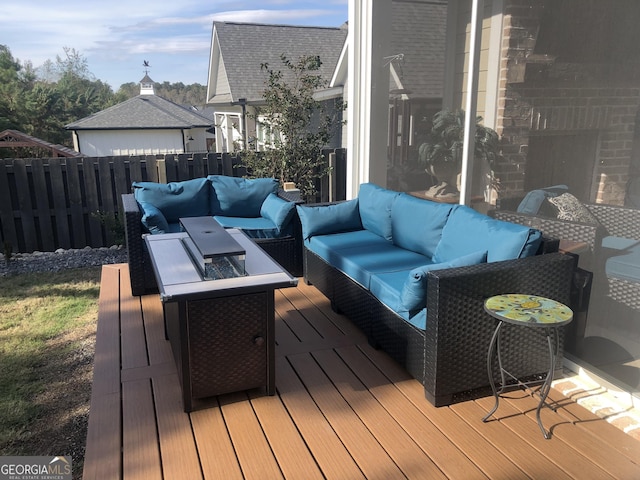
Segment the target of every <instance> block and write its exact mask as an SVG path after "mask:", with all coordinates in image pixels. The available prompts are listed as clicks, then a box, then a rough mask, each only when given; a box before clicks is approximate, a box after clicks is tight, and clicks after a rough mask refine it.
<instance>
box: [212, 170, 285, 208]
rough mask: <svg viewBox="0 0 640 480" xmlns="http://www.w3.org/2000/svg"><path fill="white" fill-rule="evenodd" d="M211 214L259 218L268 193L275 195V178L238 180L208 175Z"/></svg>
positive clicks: (276, 184)
mask: <svg viewBox="0 0 640 480" xmlns="http://www.w3.org/2000/svg"><path fill="white" fill-rule="evenodd" d="M207 179H208V180H209V182H211V186H212V191H211V196H210V198H211V206H210V208H211V214H212V215H222V216H225V217H259V216H260V209H261V208H262V204H263V203H264V201H265V199H266V198H267V196H268V195H269V194H270V193H277V192H278V187H279V183H278V181H277V180H276V179H275V178H239V177H228V176H225V175H209V176H208V177H207Z"/></svg>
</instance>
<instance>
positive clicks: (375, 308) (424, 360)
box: [304, 248, 576, 406]
mask: <svg viewBox="0 0 640 480" xmlns="http://www.w3.org/2000/svg"><path fill="white" fill-rule="evenodd" d="M575 263H576V259H575V257H572V256H569V255H562V254H560V253H550V254H544V255H536V256H534V257H530V258H525V259H519V260H510V261H503V262H495V263H485V264H481V265H475V266H472V267H462V268H454V269H447V270H439V271H433V272H429V277H428V290H427V291H428V293H427V328H426V331H423V330H420V329H418V328H416V327H414V326H413V325H411V324H409V323H408V322H406V321H405V320H403V319H402V318H401V317H400V316H399V315H397V314H396V313H394V312H393V311H392V310H390V309H389V308H388V307H386V306H385V305H383V304H382V303H381V302H379V301H378V300H377V299H376V298H375V297H374V296H373V295H371V294H370V293H369V292H368V291H367V290H365V289H364V288H362V287H360V286H359V285H358V284H356V283H355V282H354V281H353V280H351V279H350V278H349V277H348V276H346V275H345V274H344V273H342V272H341V271H339V270H337V269H335V268H334V267H332V266H331V265H329V264H328V263H327V262H325V261H324V260H323V259H322V258H320V257H319V256H317V255H315V254H314V253H313V252H310V251H309V250H307V249H306V248H305V249H304V271H305V281H307V282H308V283H311V284H313V285H314V286H315V287H316V288H318V289H319V290H320V291H322V293H323V294H324V295H326V296H327V297H328V298H329V299H330V301H331V304H332V306H333V307H334V308H335V309H336V310H338V311H340V312H342V313H345V314H346V315H347V316H349V317H350V318H351V319H352V320H353V321H354V322H355V323H356V324H358V326H359V327H360V328H361V329H362V330H363V331H364V332H365V333H366V334H367V336H368V338H369V341H370V342H371V343H372V344H373V345H375V346H377V347H379V348H381V349H382V350H384V351H385V352H387V353H388V354H389V355H390V356H391V357H392V358H394V359H395V360H396V361H398V362H399V363H400V364H401V365H403V366H404V367H405V368H406V369H407V371H408V372H409V373H410V374H411V375H412V376H413V377H415V378H416V379H418V380H419V381H420V382H421V383H422V384H423V385H424V388H425V394H426V397H427V399H428V400H429V401H430V402H431V403H433V404H434V405H436V406H443V405H449V404H451V403H454V402H457V401H461V400H464V399H468V398H473V397H477V396H479V395H483V394H489V392H490V391H489V390H488V387H489V380H488V378H487V367H486V361H487V360H486V358H487V349H488V347H489V343H490V340H491V335H492V334H493V331H494V330H495V326H496V321H495V320H493V319H492V318H491V317H490V316H489V315H488V314H486V313H485V312H484V307H483V302H484V300H485V299H486V298H488V297H490V296H492V295H496V294H501V293H516V292H522V293H531V294H535V295H541V296H545V297H549V298H552V299H554V300H558V301H560V302H563V303H566V304H568V303H569V299H570V297H569V296H570V288H571V278H572V276H573V273H574V270H575ZM503 336H504V339H505V341H504V345H505V348H503V352H502V358H503V359H505V365H508V366H509V367H508V368H509V370H510V371H511V372H512V373H514V374H516V375H518V376H521V377H530V378H532V377H535V376H538V375H542V374H544V373H545V372H547V371H548V369H549V353H548V347H547V344H546V337H544V336H543V333H541V332H540V331H539V330H535V329H523V328H520V329H517V327H513V328H504V330H503ZM495 375H496V380H497V379H498V378H499V377H498V376H497V375H498V371H497V368H496V370H495Z"/></svg>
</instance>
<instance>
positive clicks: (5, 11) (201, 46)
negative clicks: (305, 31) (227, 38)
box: [0, 0, 347, 87]
mask: <svg viewBox="0 0 640 480" xmlns="http://www.w3.org/2000/svg"><path fill="white" fill-rule="evenodd" d="M5 3H6V5H4V4H3V7H2V15H1V16H0V32H1V33H0V44H4V45H7V46H8V47H9V49H10V50H11V53H12V54H13V56H14V58H16V59H18V60H20V61H21V62H23V63H24V62H26V61H30V62H32V64H33V66H34V67H38V66H40V65H42V64H43V63H44V62H45V61H46V60H53V61H55V59H56V56H64V47H70V48H73V49H75V50H76V51H78V52H79V53H80V54H81V55H84V56H85V57H86V58H87V60H88V64H89V70H90V71H91V72H93V73H95V74H96V76H97V78H99V79H101V80H104V81H107V82H108V83H110V84H111V85H115V86H116V87H117V86H119V85H120V83H124V82H125V81H131V80H123V77H126V78H130V77H131V75H132V74H131V73H129V72H130V71H131V70H134V71H135V72H136V73H135V74H133V76H134V77H135V78H134V81H137V80H138V78H137V75H138V70H139V65H141V64H142V56H145V57H147V59H153V61H154V63H155V64H157V65H158V68H154V70H153V71H152V74H155V75H158V77H159V78H158V79H157V80H158V81H164V78H162V77H161V75H162V76H165V74H164V73H160V65H161V64H162V65H164V68H166V70H167V71H170V72H171V76H172V77H174V76H175V77H178V78H179V77H180V75H181V72H184V70H181V69H182V68H183V67H182V65H183V64H184V62H185V61H187V60H188V61H191V63H189V67H190V68H191V65H192V64H193V63H194V59H201V60H202V62H200V61H198V62H197V63H198V64H202V66H201V67H198V68H202V70H203V72H202V75H198V80H197V81H199V82H200V83H202V82H203V81H204V80H203V79H202V77H205V76H206V74H207V62H208V57H209V49H210V46H211V32H212V27H213V22H214V21H227V22H245V23H273V24H296V25H318V26H335V27H337V26H339V25H340V24H341V23H342V22H344V21H345V20H347V18H346V17H347V12H346V7H345V5H346V0H323V1H307V2H299V1H293V0H233V1H225V0H222V1H217V2H202V0H181V1H180V2H175V1H174V2H157V1H156V0H153V1H152V0H138V1H136V2H131V1H130V0H126V1H125V0H111V1H110V2H91V3H88V2H87V1H86V0H59V1H58V2H51V1H50V0H23V1H22V2H5ZM163 55H164V56H165V57H166V58H160V57H162V56H163ZM181 55H184V56H187V57H189V59H187V60H184V59H180V56H181ZM172 62H173V65H174V66H173V71H171V67H169V65H170V64H172ZM193 68H195V67H193ZM123 70H125V72H124V73H123ZM155 75H154V76H155ZM191 78H193V74H192V76H191ZM155 79H156V78H154V80H155ZM172 81H177V80H172ZM183 81H184V83H191V80H190V79H189V78H186V75H185V76H184V80H183Z"/></svg>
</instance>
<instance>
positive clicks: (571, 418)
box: [83, 264, 640, 480]
mask: <svg viewBox="0 0 640 480" xmlns="http://www.w3.org/2000/svg"><path fill="white" fill-rule="evenodd" d="M275 309H276V341H277V347H276V395H274V396H264V395H263V391H261V390H260V389H257V390H252V391H249V392H239V393H234V394H227V395H222V396H220V397H214V398H212V399H209V400H207V401H203V402H200V403H199V408H200V409H199V410H196V411H193V412H192V413H190V414H186V413H184V411H183V409H182V396H181V391H180V388H181V387H180V383H179V381H178V373H177V370H176V367H175V364H174V360H173V355H172V352H171V348H170V345H169V342H167V341H166V339H165V336H164V320H163V314H162V305H161V303H160V300H159V297H158V295H145V296H142V297H133V296H131V291H130V286H129V282H128V271H127V266H126V264H123V265H109V266H104V267H103V271H102V280H101V290H100V298H99V314H98V325H97V338H96V357H95V364H94V382H93V391H92V397H91V411H90V417H89V431H88V434H87V449H86V455H85V462H84V477H83V478H84V479H85V480H90V479H102V478H113V479H118V478H124V477H126V478H145V479H147V478H149V479H154V478H158V479H161V478H166V479H189V480H191V479H198V478H205V479H219V478H225V479H243V478H244V479H253V478H259V479H266V478H268V479H271V478H291V479H298V478H305V479H307V478H310V479H311V478H327V479H352V478H354V479H355V478H385V479H386V478H430V479H431V478H451V479H458V478H464V479H476V478H478V479H480V478H509V479H511V478H554V479H556V478H575V479H578V478H579V479H583V478H621V479H625V478H640V465H639V463H638V462H639V459H640V442H638V441H637V440H635V439H634V438H633V437H631V436H629V435H625V434H624V433H623V432H622V431H620V430H619V429H617V428H615V427H614V426H612V425H610V424H609V423H607V422H606V421H605V420H603V419H601V418H599V417H597V416H595V415H594V414H592V413H590V412H588V411H587V410H586V409H584V408H583V407H581V406H580V405H578V404H577V403H575V401H574V400H572V399H570V398H567V397H564V396H563V395H562V394H560V393H559V392H557V391H555V390H552V391H551V395H550V396H551V398H552V399H553V400H557V401H558V405H559V408H558V410H557V412H553V411H551V410H549V409H543V422H544V425H545V426H546V427H547V428H550V429H551V431H552V434H553V436H552V438H551V440H544V439H543V438H542V435H541V433H540V431H539V429H538V425H537V423H536V419H535V407H536V402H535V399H534V398H532V397H530V396H528V395H524V394H522V393H520V392H514V393H513V395H511V396H510V398H505V399H502V400H501V403H500V408H499V410H498V411H497V412H496V414H495V415H494V417H493V418H492V421H490V422H487V423H483V422H482V421H481V418H482V416H483V415H484V413H485V412H486V411H487V410H488V409H489V408H490V407H491V405H492V402H493V398H492V397H490V398H484V399H478V400H476V401H468V402H464V403H459V404H456V405H452V406H449V407H441V408H436V407H433V406H432V405H431V404H430V403H428V402H427V400H426V399H425V396H424V389H423V388H422V386H421V385H420V384H419V383H418V382H417V381H415V380H414V379H412V378H411V377H410V376H409V375H408V373H407V372H406V371H405V370H404V369H403V368H401V367H400V366H399V365H398V364H397V363H395V362H394V361H393V360H391V359H390V358H389V357H388V356H387V355H386V354H385V353H384V352H381V351H377V350H374V349H373V348H371V347H370V346H369V345H368V343H367V341H366V338H365V337H364V335H363V334H362V333H361V332H360V331H359V330H358V329H357V327H355V326H354V325H353V324H352V323H351V322H349V320H348V319H347V318H346V317H344V316H342V315H339V314H337V313H335V312H333V311H332V310H331V308H330V304H329V301H328V300H327V299H326V298H325V297H324V296H323V295H322V294H321V293H320V292H318V291H317V290H316V289H315V288H313V287H312V286H309V285H306V284H304V282H302V281H301V282H299V285H298V287H297V288H289V289H283V290H281V291H277V292H276V296H275Z"/></svg>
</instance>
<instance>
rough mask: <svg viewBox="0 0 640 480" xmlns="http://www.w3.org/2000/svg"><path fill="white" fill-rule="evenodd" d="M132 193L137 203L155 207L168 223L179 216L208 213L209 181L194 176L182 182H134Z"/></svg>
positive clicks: (199, 215) (174, 220) (197, 215)
mask: <svg viewBox="0 0 640 480" xmlns="http://www.w3.org/2000/svg"><path fill="white" fill-rule="evenodd" d="M132 187H133V195H134V197H135V199H136V200H137V201H138V203H139V204H141V205H142V204H151V205H153V206H154V207H156V208H157V209H158V210H160V212H162V214H163V215H164V217H165V219H166V221H167V222H169V223H173V222H177V221H178V219H179V218H180V217H201V216H205V215H208V214H209V182H207V179H206V178H194V179H193V180H186V181H184V182H171V183H155V182H134V183H133V184H132Z"/></svg>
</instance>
